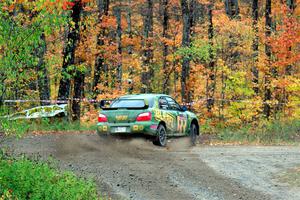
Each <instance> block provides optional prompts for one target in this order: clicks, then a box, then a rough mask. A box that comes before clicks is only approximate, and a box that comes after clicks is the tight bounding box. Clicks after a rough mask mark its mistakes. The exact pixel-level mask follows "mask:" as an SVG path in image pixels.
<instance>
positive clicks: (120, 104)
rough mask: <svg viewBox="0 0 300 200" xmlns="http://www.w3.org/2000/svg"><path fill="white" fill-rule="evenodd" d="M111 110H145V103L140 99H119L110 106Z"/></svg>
mask: <svg viewBox="0 0 300 200" xmlns="http://www.w3.org/2000/svg"><path fill="white" fill-rule="evenodd" d="M110 107H111V108H143V107H145V101H144V100H139V99H117V100H115V101H114V102H112V104H111V105H110Z"/></svg>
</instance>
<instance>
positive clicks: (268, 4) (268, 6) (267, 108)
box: [263, 0, 272, 118]
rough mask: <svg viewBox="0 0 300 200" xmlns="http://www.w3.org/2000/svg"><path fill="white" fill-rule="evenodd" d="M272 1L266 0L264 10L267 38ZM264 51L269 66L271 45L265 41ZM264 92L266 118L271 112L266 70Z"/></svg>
mask: <svg viewBox="0 0 300 200" xmlns="http://www.w3.org/2000/svg"><path fill="white" fill-rule="evenodd" d="M271 11H272V3H271V0H266V10H265V20H266V24H265V37H266V38H268V37H270V36H271V27H272V17H271ZM265 53H266V56H267V59H268V63H269V66H271V47H270V45H269V44H268V42H266V44H265ZM264 79H265V80H264V82H265V93H264V110H263V111H264V115H265V116H266V118H269V117H270V114H271V106H270V103H269V101H270V100H271V82H270V72H266V74H265V78H264Z"/></svg>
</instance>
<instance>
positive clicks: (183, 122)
mask: <svg viewBox="0 0 300 200" xmlns="http://www.w3.org/2000/svg"><path fill="white" fill-rule="evenodd" d="M186 127H187V116H186V115H184V114H180V115H179V116H177V131H178V132H179V133H184V132H185V130H186Z"/></svg>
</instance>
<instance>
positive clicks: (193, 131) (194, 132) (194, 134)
mask: <svg viewBox="0 0 300 200" xmlns="http://www.w3.org/2000/svg"><path fill="white" fill-rule="evenodd" d="M197 135H198V128H197V125H196V124H194V123H193V124H191V128H190V139H191V145H192V146H195V145H196V141H197Z"/></svg>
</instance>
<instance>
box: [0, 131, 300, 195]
mask: <svg viewBox="0 0 300 200" xmlns="http://www.w3.org/2000/svg"><path fill="white" fill-rule="evenodd" d="M1 146H2V147H1V148H6V147H7V148H9V149H10V151H12V153H13V154H15V155H18V154H23V153H24V154H26V155H28V156H30V157H34V158H36V157H38V158H39V159H42V160H47V159H49V158H50V157H52V158H53V159H54V160H56V161H57V164H58V167H59V168H61V169H67V170H71V171H73V172H74V173H76V174H78V175H80V176H83V177H88V178H92V179H94V180H95V181H96V183H97V185H98V187H99V191H101V193H102V195H104V196H106V197H111V198H112V199H138V200H142V199H150V200H152V199H171V200H177V199H178V200H179V199H180V200H182V199H201V200H202V199H209V200H211V199H212V200H213V199H230V200H231V199H233V200H234V199H249V200H250V199H251V200H252V199H295V200H296V199H300V188H297V187H295V186H291V185H288V184H287V183H281V182H280V179H279V178H278V177H279V176H280V174H281V173H284V172H285V171H287V170H290V169H292V168H295V167H298V166H300V147H259V146H230V147H227V146H217V147H212V146H203V145H199V146H196V147H193V148H191V147H189V142H188V140H187V138H180V139H172V140H171V141H169V143H168V147H167V148H160V147H157V146H154V145H153V144H152V143H151V141H147V140H144V139H141V138H135V139H117V138H106V139H104V138H100V137H99V136H98V135H96V134H95V133H85V134H62V133H60V134H48V135H28V136H26V137H25V138H23V139H20V140H16V139H8V140H6V141H5V142H2V145H1ZM5 146H6V147H5Z"/></svg>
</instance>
